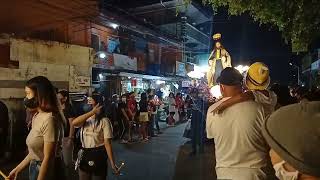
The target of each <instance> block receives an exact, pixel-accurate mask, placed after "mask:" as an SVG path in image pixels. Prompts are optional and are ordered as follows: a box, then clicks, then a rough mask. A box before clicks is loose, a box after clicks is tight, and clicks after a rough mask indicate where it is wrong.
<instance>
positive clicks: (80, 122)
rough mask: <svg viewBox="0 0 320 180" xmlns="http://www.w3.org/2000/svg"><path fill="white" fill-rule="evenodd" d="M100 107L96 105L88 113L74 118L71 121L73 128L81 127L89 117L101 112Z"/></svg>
mask: <svg viewBox="0 0 320 180" xmlns="http://www.w3.org/2000/svg"><path fill="white" fill-rule="evenodd" d="M101 108H102V106H100V105H99V104H97V105H96V106H95V107H94V108H93V109H92V110H91V111H90V112H87V113H85V114H83V115H81V116H79V117H77V118H75V119H74V120H73V121H72V125H73V126H75V127H80V126H82V125H83V123H84V122H86V120H87V119H89V118H90V117H91V116H93V115H95V114H97V113H98V112H99V111H100V110H101Z"/></svg>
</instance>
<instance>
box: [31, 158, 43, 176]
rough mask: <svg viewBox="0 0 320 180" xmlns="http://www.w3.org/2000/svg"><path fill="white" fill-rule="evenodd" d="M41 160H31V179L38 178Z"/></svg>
mask: <svg viewBox="0 0 320 180" xmlns="http://www.w3.org/2000/svg"><path fill="white" fill-rule="evenodd" d="M40 167H41V161H36V160H31V162H30V165H29V180H37V178H38V175H39V170H40Z"/></svg>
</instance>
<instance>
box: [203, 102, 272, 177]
mask: <svg viewBox="0 0 320 180" xmlns="http://www.w3.org/2000/svg"><path fill="white" fill-rule="evenodd" d="M225 100H227V98H224V99H222V100H221V101H225ZM218 103H221V102H220V101H219V102H218ZM216 106H217V104H214V105H212V106H211V107H210V108H209V110H208V114H207V122H206V130H207V137H208V138H214V141H215V152H216V172H217V176H218V179H237V180H238V179H243V180H245V179H247V180H252V179H267V176H266V174H265V172H263V170H262V169H263V168H264V167H266V166H267V162H268V155H269V154H268V152H269V148H268V145H267V144H266V142H265V140H264V138H263V136H262V132H261V129H262V126H263V123H264V117H265V115H264V111H263V108H262V106H261V105H259V104H258V103H256V102H254V101H246V102H242V103H238V104H235V105H233V106H231V107H229V108H227V109H226V110H225V111H223V113H222V114H215V115H214V114H213V113H212V111H213V110H214V108H215V107H216ZM255 177H261V178H255Z"/></svg>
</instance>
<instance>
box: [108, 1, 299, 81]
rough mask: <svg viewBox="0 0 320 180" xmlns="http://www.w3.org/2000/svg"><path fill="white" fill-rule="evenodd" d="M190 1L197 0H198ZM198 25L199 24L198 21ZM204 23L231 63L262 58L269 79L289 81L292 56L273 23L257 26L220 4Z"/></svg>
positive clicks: (134, 4) (208, 9)
mask: <svg viewBox="0 0 320 180" xmlns="http://www.w3.org/2000/svg"><path fill="white" fill-rule="evenodd" d="M165 1H166V0H163V2H165ZM194 1H198V3H201V0H194ZM110 3H111V4H113V5H116V6H120V7H121V8H123V9H130V8H134V7H139V6H145V5H149V4H153V3H159V0H137V1H128V0H111V1H110ZM205 8H206V9H205V11H206V12H207V13H211V14H212V15H213V13H212V9H211V6H206V7H205ZM159 18H165V17H159ZM198 26H200V27H201V24H200V25H198ZM208 26H211V25H210V24H208V23H205V24H204V25H203V26H202V28H203V29H204V30H208V31H210V32H212V31H213V32H214V33H216V32H219V33H221V34H222V44H223V45H224V47H225V48H226V49H227V50H228V52H229V53H230V54H231V57H232V61H233V65H239V64H243V65H250V64H251V63H253V62H256V61H262V62H264V63H265V64H267V65H268V66H269V68H270V73H271V80H272V82H279V83H283V84H288V83H289V81H292V78H293V77H292V71H293V70H292V67H290V66H289V61H290V60H292V58H293V57H294V56H293V55H292V53H291V49H290V47H289V46H288V45H287V44H286V43H285V41H284V39H283V38H282V37H281V33H280V32H278V31H277V29H276V27H270V26H269V25H262V26H259V23H257V22H254V21H253V19H252V18H250V17H249V15H247V14H244V15H241V16H229V15H228V13H227V10H226V9H225V8H220V9H219V11H218V13H217V14H216V15H215V16H214V20H213V27H208ZM200 27H197V28H200ZM212 29H213V30H212ZM211 44H212V42H211ZM289 72H291V73H290V74H291V75H290V76H291V77H289ZM290 78H291V79H290Z"/></svg>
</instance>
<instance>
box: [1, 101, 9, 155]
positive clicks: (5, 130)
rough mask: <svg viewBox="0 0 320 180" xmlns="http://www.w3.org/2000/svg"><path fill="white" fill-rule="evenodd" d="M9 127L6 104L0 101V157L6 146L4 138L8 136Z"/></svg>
mask: <svg viewBox="0 0 320 180" xmlns="http://www.w3.org/2000/svg"><path fill="white" fill-rule="evenodd" d="M8 129H9V114H8V108H7V106H6V105H5V104H4V103H3V102H1V101H0V146H1V147H2V148H1V149H0V159H1V156H2V155H3V153H4V150H6V148H5V147H7V144H6V139H7V137H8V132H9V131H8Z"/></svg>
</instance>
